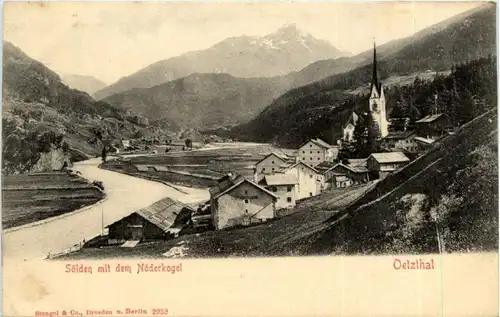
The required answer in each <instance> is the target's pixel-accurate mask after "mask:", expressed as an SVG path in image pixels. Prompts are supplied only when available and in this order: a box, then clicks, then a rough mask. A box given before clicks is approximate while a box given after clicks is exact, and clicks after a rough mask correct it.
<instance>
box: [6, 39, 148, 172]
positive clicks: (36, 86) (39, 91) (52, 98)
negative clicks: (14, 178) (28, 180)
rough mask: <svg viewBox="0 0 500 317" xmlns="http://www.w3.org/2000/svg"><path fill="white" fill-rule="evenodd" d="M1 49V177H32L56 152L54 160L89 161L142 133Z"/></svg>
mask: <svg viewBox="0 0 500 317" xmlns="http://www.w3.org/2000/svg"><path fill="white" fill-rule="evenodd" d="M3 49H4V51H3V96H2V101H3V103H2V105H3V109H2V132H3V147H2V155H3V160H2V172H3V173H6V174H10V173H19V172H27V171H30V169H31V168H32V167H33V166H34V165H35V164H36V162H37V161H38V160H39V158H40V156H41V155H42V153H50V152H57V153H59V154H58V158H57V160H64V159H67V158H68V157H71V158H72V159H73V160H75V159H82V158H85V157H87V156H89V155H90V156H93V155H96V154H98V153H100V151H101V149H102V146H103V144H105V143H106V144H109V143H111V142H113V141H115V140H116V139H119V138H121V137H130V136H132V135H134V134H135V133H137V131H139V130H144V129H145V127H144V126H141V125H138V124H136V122H134V120H135V119H136V117H135V116H130V115H128V114H126V113H125V112H124V111H122V110H120V109H116V108H114V107H112V106H110V105H109V104H107V103H105V102H101V101H97V102H96V101H95V100H94V99H92V97H90V96H89V95H88V94H87V93H84V92H81V91H78V90H75V89H71V88H69V87H68V86H66V85H65V84H63V83H62V81H61V79H60V77H59V75H57V74H56V73H55V72H53V71H52V70H50V69H49V68H47V67H46V66H45V65H43V64H42V63H40V62H38V61H36V60H33V59H31V58H30V57H29V56H27V55H26V54H25V53H24V52H23V51H21V50H20V49H19V48H17V47H15V46H14V45H12V44H11V43H9V42H4V46H3ZM55 150H62V151H63V152H64V153H65V154H64V155H61V151H55ZM49 161H50V160H49ZM48 168H49V167H48Z"/></svg>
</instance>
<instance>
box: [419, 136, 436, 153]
mask: <svg viewBox="0 0 500 317" xmlns="http://www.w3.org/2000/svg"><path fill="white" fill-rule="evenodd" d="M415 142H416V143H417V146H418V149H419V152H425V151H427V150H428V149H430V148H431V147H432V144H433V143H434V142H435V140H434V139H428V138H424V137H420V136H417V137H415Z"/></svg>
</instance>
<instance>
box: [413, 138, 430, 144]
mask: <svg viewBox="0 0 500 317" xmlns="http://www.w3.org/2000/svg"><path fill="white" fill-rule="evenodd" d="M415 141H418V142H421V143H424V144H432V143H434V140H433V139H428V138H423V137H420V136H416V137H415Z"/></svg>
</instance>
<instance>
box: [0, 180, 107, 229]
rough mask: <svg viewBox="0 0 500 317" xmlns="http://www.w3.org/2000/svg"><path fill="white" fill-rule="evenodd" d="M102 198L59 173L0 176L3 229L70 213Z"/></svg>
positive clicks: (87, 187) (83, 184) (95, 191)
mask: <svg viewBox="0 0 500 317" xmlns="http://www.w3.org/2000/svg"><path fill="white" fill-rule="evenodd" d="M103 197H104V194H103V193H102V192H101V191H100V190H99V189H97V188H95V187H94V186H92V184H89V183H88V182H87V181H86V180H85V179H83V178H81V177H79V176H76V175H68V174H67V173H63V172H50V173H32V174H20V175H8V176H3V181H2V222H3V228H4V229H6V228H11V227H16V226H20V225H25V224H28V223H31V222H35V221H39V220H43V219H46V218H50V217H54V216H58V215H61V214H64V213H67V212H71V211H74V210H77V209H79V208H82V207H85V206H88V205H92V204H94V203H96V202H98V201H99V200H101V199H102V198H103Z"/></svg>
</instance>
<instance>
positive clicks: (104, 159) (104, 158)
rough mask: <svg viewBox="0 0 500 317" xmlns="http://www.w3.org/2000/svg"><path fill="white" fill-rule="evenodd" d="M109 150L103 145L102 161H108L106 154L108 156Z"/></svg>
mask: <svg viewBox="0 0 500 317" xmlns="http://www.w3.org/2000/svg"><path fill="white" fill-rule="evenodd" d="M107 154H108V153H107V150H106V146H103V147H102V153H101V157H102V161H103V162H106V156H107Z"/></svg>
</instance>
